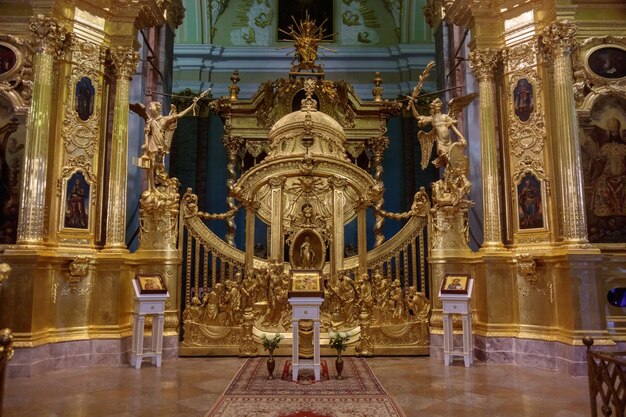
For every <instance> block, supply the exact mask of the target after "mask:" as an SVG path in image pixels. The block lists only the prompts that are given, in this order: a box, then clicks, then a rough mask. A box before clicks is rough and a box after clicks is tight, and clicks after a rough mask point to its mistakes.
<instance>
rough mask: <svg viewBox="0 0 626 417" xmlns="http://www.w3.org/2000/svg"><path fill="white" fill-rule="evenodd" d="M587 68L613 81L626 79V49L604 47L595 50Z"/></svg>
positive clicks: (590, 54) (590, 56) (588, 60)
mask: <svg viewBox="0 0 626 417" xmlns="http://www.w3.org/2000/svg"><path fill="white" fill-rule="evenodd" d="M587 66H588V67H589V69H590V70H591V71H592V72H593V73H594V74H595V75H597V76H599V77H602V78H608V79H611V80H615V79H619V78H624V77H626V49H624V48H621V47H618V46H602V47H600V48H596V49H593V50H592V51H591V52H590V53H589V55H588V58H587Z"/></svg>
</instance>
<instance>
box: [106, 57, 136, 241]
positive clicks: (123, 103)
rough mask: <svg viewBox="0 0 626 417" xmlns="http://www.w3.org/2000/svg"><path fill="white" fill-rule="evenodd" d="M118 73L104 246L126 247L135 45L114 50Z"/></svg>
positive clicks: (114, 64) (116, 72)
mask: <svg viewBox="0 0 626 417" xmlns="http://www.w3.org/2000/svg"><path fill="white" fill-rule="evenodd" d="M111 58H112V62H113V67H114V70H115V77H116V79H117V82H116V89H115V111H114V113H113V131H112V139H111V160H110V164H111V165H110V174H109V199H108V205H107V227H106V230H107V234H106V243H105V250H126V182H127V176H128V163H127V161H128V117H129V111H128V102H129V95H130V80H131V77H132V76H133V74H134V73H135V69H136V68H137V62H138V60H139V54H138V53H137V51H135V50H134V49H133V48H126V47H122V46H118V47H117V48H116V49H115V50H113V51H112V52H111Z"/></svg>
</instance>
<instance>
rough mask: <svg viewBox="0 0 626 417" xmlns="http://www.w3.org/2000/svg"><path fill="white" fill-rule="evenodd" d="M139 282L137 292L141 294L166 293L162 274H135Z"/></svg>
mask: <svg viewBox="0 0 626 417" xmlns="http://www.w3.org/2000/svg"><path fill="white" fill-rule="evenodd" d="M135 279H136V280H137V283H138V284H139V292H140V293H141V294H166V293H167V286H166V285H165V281H164V280H163V276H161V275H159V274H154V275H137V276H136V277H135Z"/></svg>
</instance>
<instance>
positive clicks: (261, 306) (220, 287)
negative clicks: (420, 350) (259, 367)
mask: <svg viewBox="0 0 626 417" xmlns="http://www.w3.org/2000/svg"><path fill="white" fill-rule="evenodd" d="M289 278H290V277H289V274H288V273H286V272H285V271H284V270H283V265H282V264H281V263H279V262H273V263H272V264H270V267H269V268H261V269H255V270H253V271H249V272H248V273H246V274H245V277H244V276H243V275H242V274H241V273H240V272H236V273H235V274H234V276H233V278H232V279H231V278H229V279H226V280H225V281H224V282H223V283H221V282H218V283H216V284H215V286H214V287H213V288H212V289H211V290H210V291H209V290H205V291H204V292H203V294H202V295H201V296H196V295H194V296H193V297H192V299H191V305H190V306H188V307H187V308H186V309H185V312H184V314H183V320H185V321H186V322H187V321H190V322H195V323H198V324H203V325H208V326H239V325H241V324H242V318H243V316H244V313H245V312H246V311H250V312H253V314H254V315H255V320H256V323H257V326H258V327H259V328H263V329H273V330H281V329H282V330H287V329H289V328H290V326H291V307H290V304H289V301H288V299H287V292H288V288H289ZM200 297H201V298H200ZM374 300H377V301H376V303H375V302H374ZM321 312H322V319H321V322H322V325H323V326H325V327H327V328H330V329H338V328H342V329H345V328H350V327H354V326H356V325H358V323H359V319H363V318H364V317H365V318H367V319H368V320H371V321H372V323H374V324H379V325H382V324H401V323H409V322H416V321H418V322H425V321H427V320H428V315H429V312H430V302H429V301H428V300H427V299H426V297H425V296H424V295H423V294H422V293H420V292H417V290H416V288H414V287H407V288H406V293H405V291H404V289H403V287H402V285H401V283H400V281H399V280H397V279H395V280H390V279H388V278H386V277H385V276H384V275H383V274H382V273H381V272H380V271H379V270H376V271H374V273H373V274H372V277H371V278H370V276H369V275H368V274H362V275H360V276H357V277H356V279H352V278H351V277H350V276H348V275H347V274H345V273H341V274H339V276H338V278H337V280H336V282H335V283H331V282H330V280H329V279H326V283H325V288H324V303H323V304H322V307H321Z"/></svg>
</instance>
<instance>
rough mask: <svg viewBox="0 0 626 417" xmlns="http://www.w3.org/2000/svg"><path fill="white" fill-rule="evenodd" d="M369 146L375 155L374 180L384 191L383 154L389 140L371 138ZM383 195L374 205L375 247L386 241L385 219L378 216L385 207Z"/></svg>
mask: <svg viewBox="0 0 626 417" xmlns="http://www.w3.org/2000/svg"><path fill="white" fill-rule="evenodd" d="M369 146H370V147H371V148H372V152H373V155H374V156H373V158H372V166H373V168H374V179H375V180H376V182H378V184H380V186H381V187H382V189H384V186H383V172H384V169H383V154H384V153H385V150H386V149H387V147H388V146H389V138H387V137H386V136H378V137H374V138H371V139H370V140H369ZM383 194H384V193H381V194H380V199H378V200H377V201H376V202H375V203H374V208H375V209H376V214H375V219H376V221H375V223H374V237H375V239H376V241H375V243H374V246H375V247H378V246H380V245H382V244H383V242H384V241H385V235H384V234H383V226H384V224H385V218H384V217H383V216H382V215H380V214H378V212H379V210H382V209H383V207H384V205H385V199H384V198H383Z"/></svg>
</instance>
